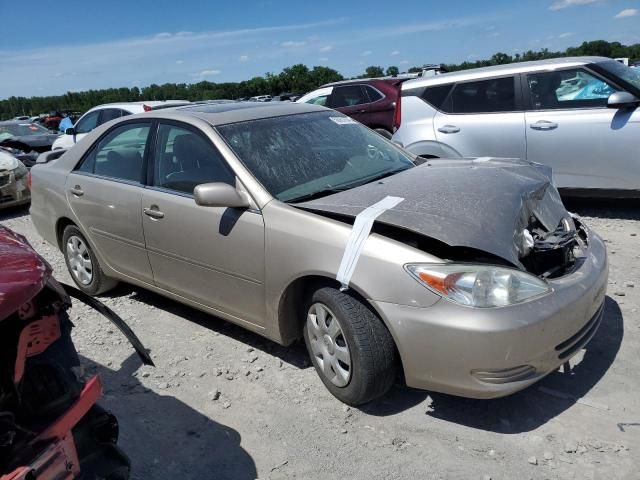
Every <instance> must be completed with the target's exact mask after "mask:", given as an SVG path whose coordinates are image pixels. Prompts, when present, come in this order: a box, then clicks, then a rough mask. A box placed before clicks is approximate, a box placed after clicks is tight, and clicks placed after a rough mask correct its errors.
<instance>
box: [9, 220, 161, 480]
mask: <svg viewBox="0 0 640 480" xmlns="http://www.w3.org/2000/svg"><path fill="white" fill-rule="evenodd" d="M70 290H71V291H70V293H71V294H72V295H74V296H76V292H75V291H74V290H75V289H70ZM81 295H82V294H81ZM82 298H84V297H82ZM82 298H81V300H82ZM82 301H84V300H82ZM86 303H88V304H90V305H91V306H93V307H94V308H97V309H98V310H100V311H101V312H102V313H104V314H105V315H106V316H108V317H109V316H110V315H111V314H113V312H111V311H110V310H109V309H108V308H107V307H105V306H104V305H102V304H100V303H99V302H97V303H95V301H92V300H87V302H86ZM70 306H71V301H70V298H69V296H68V295H67V292H66V291H65V288H63V286H62V285H61V284H60V283H58V282H57V281H56V280H55V279H54V278H53V277H52V275H51V267H50V266H49V264H48V263H47V262H46V261H45V260H44V259H43V258H42V257H40V256H39V255H38V254H37V253H36V252H35V251H34V250H33V248H31V246H30V245H29V244H28V243H27V241H26V240H25V239H24V238H23V237H22V236H20V235H18V234H16V233H14V232H12V231H11V230H9V229H7V228H5V227H2V226H0V480H36V479H37V480H63V479H64V480H70V479H75V478H86V479H89V478H101V479H105V480H125V479H127V478H129V460H128V458H127V457H126V455H125V454H124V453H122V452H121V451H120V449H119V448H118V447H117V445H116V442H117V438H118V422H117V420H116V418H115V417H114V416H113V415H112V414H110V413H109V412H107V411H105V410H103V409H102V408H101V407H100V406H98V405H97V404H96V402H97V400H98V398H99V397H100V396H101V393H102V385H101V382H100V378H99V377H97V376H95V377H92V378H88V379H86V378H82V377H81V376H80V375H79V372H80V370H79V368H78V367H79V366H80V361H79V358H78V354H77V352H76V349H75V347H74V345H73V342H72V340H71V328H72V327H73V325H72V323H71V321H70V320H69V316H68V315H67V310H68V309H69V308H70ZM113 315H114V316H115V317H117V315H115V314H113ZM115 317H114V319H115V321H114V323H116V325H117V326H118V327H119V328H124V332H123V333H125V335H127V336H128V337H131V336H133V337H131V338H133V341H134V342H138V343H139V341H137V339H136V338H135V335H133V332H131V331H130V330H128V328H127V327H126V326H124V325H118V323H117V322H122V319H120V318H119V317H117V318H115ZM110 319H111V318H110ZM114 319H111V320H114ZM134 346H136V345H134ZM136 349H137V350H138V349H139V347H138V348H136ZM139 353H140V352H139ZM142 353H143V356H145V355H147V356H148V354H147V353H146V351H144V352H142ZM148 360H150V359H148ZM143 361H144V360H143Z"/></svg>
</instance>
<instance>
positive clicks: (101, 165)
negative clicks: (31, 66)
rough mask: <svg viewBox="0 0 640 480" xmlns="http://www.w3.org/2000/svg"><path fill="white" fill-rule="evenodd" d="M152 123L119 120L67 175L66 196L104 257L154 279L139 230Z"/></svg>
mask: <svg viewBox="0 0 640 480" xmlns="http://www.w3.org/2000/svg"><path fill="white" fill-rule="evenodd" d="M150 130H151V122H148V121H147V122H140V121H138V122H133V123H125V124H119V125H118V126H116V127H114V128H112V129H111V130H110V131H109V132H108V133H107V134H106V135H105V136H104V137H103V138H102V139H101V140H100V141H99V142H98V143H97V144H95V145H94V146H93V148H92V149H91V150H89V152H88V153H87V154H86V155H85V156H84V158H83V159H82V160H81V162H80V163H79V165H78V166H77V167H76V169H75V170H74V171H72V172H71V173H70V174H69V176H68V177H67V182H66V192H65V194H66V197H67V200H68V202H69V205H70V206H71V209H72V210H73V212H74V214H75V216H76V218H77V219H78V221H79V223H80V227H81V228H82V230H84V232H85V234H86V235H88V237H89V238H88V239H89V241H90V242H91V243H92V245H93V246H94V247H95V250H96V251H97V252H98V253H99V254H100V256H101V257H102V259H103V260H104V261H105V262H106V263H107V264H108V265H109V266H110V267H111V268H112V269H114V270H115V271H117V272H119V273H120V274H121V275H124V276H128V277H132V278H135V279H138V280H142V281H143V282H146V283H149V284H151V283H153V277H152V275H151V267H150V265H149V259H148V258H147V252H146V250H145V246H144V234H143V231H142V214H141V212H140V206H141V202H142V192H143V191H144V187H143V185H142V181H143V177H144V171H143V159H144V157H145V155H146V151H147V140H148V137H149V132H150Z"/></svg>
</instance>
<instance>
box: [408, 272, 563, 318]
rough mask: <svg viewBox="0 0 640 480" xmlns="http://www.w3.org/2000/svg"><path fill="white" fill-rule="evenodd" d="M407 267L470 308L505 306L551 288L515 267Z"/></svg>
mask: <svg viewBox="0 0 640 480" xmlns="http://www.w3.org/2000/svg"><path fill="white" fill-rule="evenodd" d="M406 268H407V271H408V272H409V273H410V274H411V275H412V276H413V277H415V278H416V279H417V280H418V281H419V282H420V283H422V284H423V285H425V286H426V287H428V288H429V289H431V290H432V291H434V292H435V293H437V294H438V295H441V296H443V297H445V298H446V299H448V300H451V301H452V302H455V303H458V304H460V305H466V306H469V307H477V308H490V307H504V306H507V305H514V304H516V303H522V302H526V301H527V300H530V299H532V298H535V297H539V296H540V295H544V294H546V293H549V292H550V291H551V288H550V287H549V285H548V284H547V283H546V282H544V281H542V280H540V279H539V278H538V277H534V276H533V275H530V274H528V273H525V272H521V271H520V270H514V269H512V268H503V267H494V266H491V265H472V264H470V265H465V264H455V263H453V264H440V265H429V264H421V265H407V266H406Z"/></svg>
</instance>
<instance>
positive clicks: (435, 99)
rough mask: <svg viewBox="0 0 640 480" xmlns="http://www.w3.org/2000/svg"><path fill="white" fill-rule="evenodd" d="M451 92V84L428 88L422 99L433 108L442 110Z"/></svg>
mask: <svg viewBox="0 0 640 480" xmlns="http://www.w3.org/2000/svg"><path fill="white" fill-rule="evenodd" d="M450 91H451V84H446V85H435V86H433V87H427V88H425V90H424V93H423V94H422V99H423V100H424V101H425V102H427V103H428V104H430V105H431V106H432V107H434V108H437V109H438V110H440V109H441V108H442V105H443V104H444V101H445V100H446V98H447V96H448V95H449V92H450Z"/></svg>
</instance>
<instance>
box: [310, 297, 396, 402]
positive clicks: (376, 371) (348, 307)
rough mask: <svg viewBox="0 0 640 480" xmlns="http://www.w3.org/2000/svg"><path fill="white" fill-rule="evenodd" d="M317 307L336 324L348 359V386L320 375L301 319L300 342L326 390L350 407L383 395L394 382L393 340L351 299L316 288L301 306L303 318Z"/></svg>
mask: <svg viewBox="0 0 640 480" xmlns="http://www.w3.org/2000/svg"><path fill="white" fill-rule="evenodd" d="M317 304H322V305H324V306H326V307H327V308H328V310H329V313H330V314H332V315H333V317H334V318H335V319H336V320H337V321H338V324H339V326H340V328H341V329H342V334H343V338H344V340H345V341H346V345H347V347H348V350H349V354H350V357H351V365H350V378H349V381H348V383H347V384H346V386H342V387H340V386H336V385H335V384H334V383H332V381H331V380H330V379H329V378H328V377H327V376H326V375H325V373H324V372H323V371H322V367H321V366H320V362H321V360H319V358H318V357H317V356H316V354H314V352H313V349H312V345H311V337H314V338H317V337H315V334H314V331H313V327H311V326H310V324H309V322H308V321H307V320H306V317H305V326H304V332H303V335H304V342H305V345H306V346H307V351H308V352H309V356H310V357H311V362H312V363H313V366H314V367H315V369H316V372H317V373H318V376H319V377H320V379H321V380H322V382H323V383H324V385H325V386H326V387H327V389H328V390H329V391H330V392H331V393H332V394H333V396H335V397H336V398H337V399H338V400H340V401H342V402H344V403H346V404H348V405H352V406H357V405H362V404H364V403H367V402H370V401H371V400H374V399H376V398H378V397H381V396H383V395H384V394H385V393H387V392H388V391H389V389H390V388H391V387H392V386H393V384H394V381H395V378H396V370H397V353H396V347H395V343H394V341H393V338H392V337H391V334H390V333H389V331H388V330H387V328H386V327H385V325H384V324H383V323H382V320H380V318H378V316H377V315H375V313H374V312H372V311H371V309H370V308H369V307H368V306H367V305H365V304H364V303H363V302H361V301H360V300H359V299H357V298H356V297H354V296H353V295H349V294H348V293H343V292H340V291H339V290H336V289H335V288H331V287H323V288H320V289H318V290H316V291H315V292H314V293H313V294H312V295H311V296H310V298H309V299H308V301H307V303H306V305H305V310H304V312H305V315H307V314H308V313H307V312H309V311H310V309H311V308H312V306H314V305H317ZM331 321H332V320H331ZM316 332H317V330H316ZM336 343H337V342H336Z"/></svg>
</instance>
